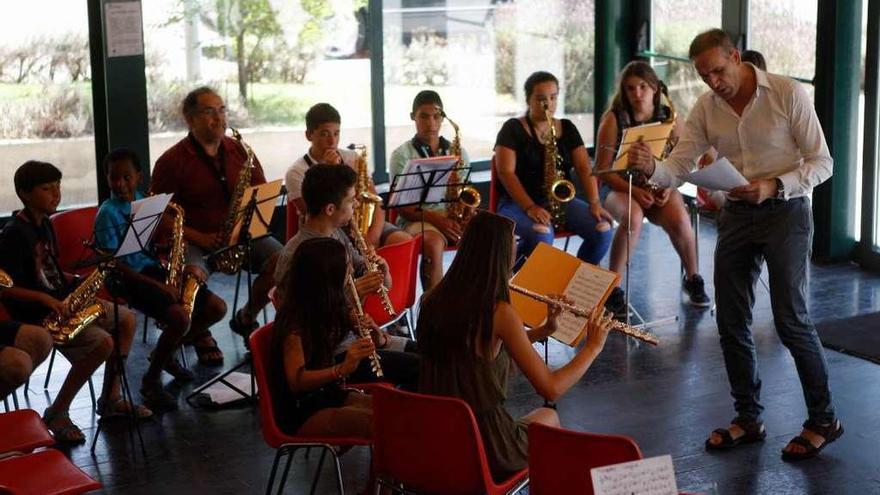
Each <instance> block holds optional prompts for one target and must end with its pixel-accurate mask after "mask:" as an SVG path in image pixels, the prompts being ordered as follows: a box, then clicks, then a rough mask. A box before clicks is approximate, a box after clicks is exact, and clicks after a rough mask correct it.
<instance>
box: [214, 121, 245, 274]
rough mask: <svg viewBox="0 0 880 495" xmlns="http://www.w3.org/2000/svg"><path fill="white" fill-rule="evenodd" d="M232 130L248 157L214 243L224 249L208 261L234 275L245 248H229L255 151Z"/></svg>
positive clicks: (234, 137) (233, 135)
mask: <svg viewBox="0 0 880 495" xmlns="http://www.w3.org/2000/svg"><path fill="white" fill-rule="evenodd" d="M230 130H231V131H232V137H233V139H235V140H236V141H238V144H239V146H241V148H242V149H243V150H244V152H245V154H246V155H247V160H246V161H245V163H244V165H243V166H242V167H241V170H239V172H238V180H237V181H236V183H235V190H234V191H233V192H232V199H231V200H230V203H229V211H228V212H227V214H226V219H225V220H224V222H223V228H222V229H221V230H220V232H219V233H218V234H217V239H216V240H215V241H214V248H215V249H222V251H220V252H218V253H216V254H214V255H212V256H211V257H210V258H209V259H208V263H209V264H210V265H211V268H212V269H213V270H215V271H220V272H223V273H227V274H230V275H232V274H234V273H236V272H238V271H239V270H240V269H241V264H242V263H243V262H244V257H245V250H244V246H242V245H240V244H237V245H235V246H229V241H230V240H231V239H232V232H233V230H234V229H235V225H236V223H238V218H239V209H240V208H241V201H242V197H243V196H244V191H245V189H247V188H248V186H250V185H251V175H252V173H253V171H254V150H253V149H252V148H251V147H250V146H249V145H248V144H247V143H245V142H244V140H243V139H242V138H241V134H240V133H239V132H238V130H237V129H233V128H231V127H230ZM224 248H226V249H224Z"/></svg>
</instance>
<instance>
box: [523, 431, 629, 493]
mask: <svg viewBox="0 0 880 495" xmlns="http://www.w3.org/2000/svg"><path fill="white" fill-rule="evenodd" d="M641 458H642V451H641V450H639V446H638V445H636V443H635V441H633V439H631V438H629V437H625V436H620V435H600V434H597V433H584V432H578V431H571V430H566V429H564V428H554V427H552V426H546V425H542V424H537V423H532V424H530V425H529V473H530V476H531V483H530V484H529V493H531V494H534V495H555V494H557V493H571V494H579V495H592V493H593V480H592V477H591V476H590V469H592V468H594V467H601V466H608V465H611V464H619V463H621V462H629V461H636V460H639V459H641Z"/></svg>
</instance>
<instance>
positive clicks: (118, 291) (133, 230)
mask: <svg viewBox="0 0 880 495" xmlns="http://www.w3.org/2000/svg"><path fill="white" fill-rule="evenodd" d="M169 198H170V195H169ZM157 199H158V198H156V197H152V198H148V201H150V202H156V203H157V204H158V203H159V201H157ZM165 204H166V205H167V201H166V202H165ZM164 211H165V206H164V205H163V207H162V208H161V210H160V211H158V212H149V211H148V212H146V213H145V214H143V215H142V216H141V215H140V213H136V214H131V215H129V217H128V218H126V222H125V224H124V225H125V231H124V232H125V233H124V234H123V236H122V239H121V240H120V243H119V246H117V247H116V250H115V251H114V252H113V253H109V254H102V253H100V252H99V249H98V248H97V247H95V248H94V249H95V251H96V252H98V254H97V256H95V257H92V258H89V259H86V260H83V261H81V262H80V263H78V265H77V266H78V267H88V266H97V269H98V270H104V271H105V275H104V277H105V278H104V287H105V288H106V289H107V292H108V293H109V294H110V296H111V298H112V300H113V332H112V336H113V354H114V356H115V358H114V365H115V366H117V373H118V375H119V389H120V393H121V394H122V398H123V399H124V400H128V404H129V412H128V420H129V422H130V423H132V424H134V427H135V428H134V429H135V431H137V437H138V440H139V441H140V445H141V453H142V455H143V456H144V459H146V458H147V449H146V447H145V446H144V437H143V436H142V435H141V428H140V423H139V421H138V417H137V412H136V409H137V408H136V407H135V403H134V398H133V395H132V393H131V387H130V386H129V383H128V375H127V373H126V371H125V362H124V360H123V358H122V352H121V349H120V348H119V299H120V298H124V297H125V296H126V291H125V282H124V281H123V279H122V274H121V273H120V271H119V269H118V268H117V266H116V263H118V262H117V261H115V260H116V258H119V257H122V256H128V255H129V254H134V253H138V252H146V253H149V251H147V249H146V246H147V245H148V244H149V242H150V239H151V238H152V237H153V234H154V233H155V232H156V227H157V226H158V225H159V221H160V220H161V218H162V215H163V213H164ZM119 227H120V226H119V225H112V226H110V227H107V228H108V229H118V228H119ZM96 233H97V232H96ZM93 246H95V244H94V243H93ZM108 365H109V363H107V364H105V366H108ZM107 405H108V404H106V403H105V404H104V406H105V407H106V406H107ZM102 412H103V411H102ZM106 420H107V419H106V418H105V415H104V414H102V415H101V418H100V419H99V420H98V427H97V428H96V429H95V435H94V436H93V437H92V446H91V448H90V452H91V454H92V457H94V456H95V447H96V445H97V442H98V435H99V434H100V433H101V430H102V429H103V427H104V422H105V421H106ZM128 435H129V440H130V441H131V444H132V445H135V441H134V433H133V432H132V429H131V427H129V429H128Z"/></svg>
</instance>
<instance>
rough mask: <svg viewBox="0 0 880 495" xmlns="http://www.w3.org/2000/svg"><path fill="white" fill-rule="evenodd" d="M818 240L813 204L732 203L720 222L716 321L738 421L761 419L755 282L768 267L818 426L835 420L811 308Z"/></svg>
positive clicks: (775, 303)
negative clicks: (754, 322)
mask: <svg viewBox="0 0 880 495" xmlns="http://www.w3.org/2000/svg"><path fill="white" fill-rule="evenodd" d="M812 239H813V213H812V210H811V209H810V200H809V199H808V198H794V199H791V200H789V201H781V200H774V199H770V200H767V201H765V202H763V203H761V204H760V205H750V204H745V203H739V202H732V201H728V202H727V203H726V204H725V205H724V208H723V209H722V211H721V214H720V216H719V218H718V243H717V245H716V247H715V300H716V303H717V305H718V312H717V315H716V321H717V323H718V333H719V335H720V337H721V349H722V351H723V354H724V364H725V366H726V368H727V378H728V380H729V381H730V388H731V395H732V396H733V399H734V407H735V408H736V412H737V415H738V418H739V419H741V420H744V421H755V420H758V419H759V418H760V416H761V411H763V409H764V408H763V406H762V405H761V403H760V399H761V378H760V376H758V365H757V356H756V353H755V341H754V339H753V338H752V332H751V330H750V328H749V326H750V325H751V324H752V307H753V306H754V303H755V282H756V281H757V280H758V275H759V274H760V273H761V263H762V261H764V260H766V261H767V272H768V273H769V275H770V305H771V307H772V310H773V322H774V324H775V326H776V333H777V334H778V335H779V338H780V340H781V341H782V344H783V345H785V347H787V348H788V350H789V352H790V353H791V356H792V357H793V358H794V363H795V366H796V368H797V372H798V376H799V378H800V382H801V387H802V389H803V393H804V400H805V402H806V404H807V411H808V414H809V419H808V421H809V422H811V423H819V424H826V423H829V422H831V421H833V420H834V406H833V405H832V403H831V388H830V386H829V380H828V364H827V363H826V361H825V354H824V352H823V351H822V345H821V344H820V343H819V337H818V336H817V334H816V329H815V328H814V327H813V323H812V322H811V321H810V315H809V310H808V308H807V298H806V293H807V282H808V275H809V274H808V270H809V260H810V249H811V243H812Z"/></svg>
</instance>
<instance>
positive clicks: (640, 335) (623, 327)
mask: <svg viewBox="0 0 880 495" xmlns="http://www.w3.org/2000/svg"><path fill="white" fill-rule="evenodd" d="M509 287H510V289H511V290H513V291H516V292H519V293H520V294H522V295H524V296H528V297H531V298H532V299H535V300H536V301H541V302H543V303H547V304H552V305H555V306H559V307H560V308H562V310H563V311H567V312H569V313H571V314H573V315H575V316H577V317H579V318H589V317H590V311H587V310H586V309H584V308H582V307H580V306H575V305H573V304H568V303H566V302H564V301H559V300H556V299H553V298H551V297H547V296H545V295H543V294H538V293H537V292H535V291H531V290H529V289H526V288H525V287H520V286H518V285H515V284H509ZM611 329H612V330H617V331H618V332H620V333H623V334H625V335H627V336H629V337H633V338H635V339H638V340H641V341H642V342H647V343H649V344H651V345H657V344H659V343H660V339H658V338H657V336H656V335H654V334H651V333H648V332H645V331H644V330H639V329H638V328H635V327H633V326H630V325H627V324H626V323H623V322H621V321H613V322H612V323H611Z"/></svg>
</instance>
